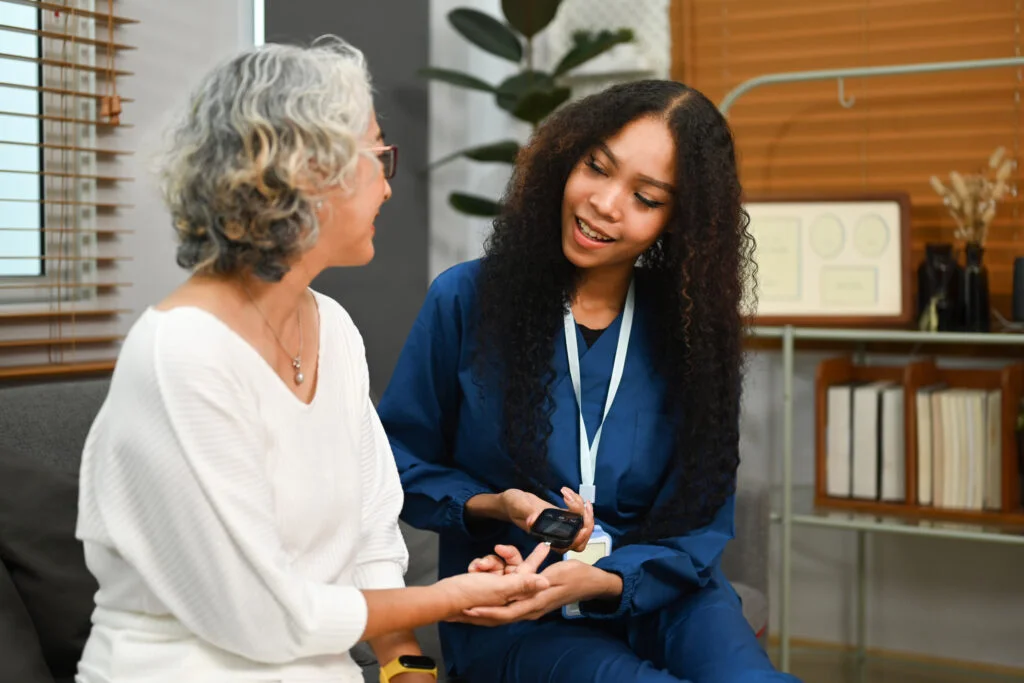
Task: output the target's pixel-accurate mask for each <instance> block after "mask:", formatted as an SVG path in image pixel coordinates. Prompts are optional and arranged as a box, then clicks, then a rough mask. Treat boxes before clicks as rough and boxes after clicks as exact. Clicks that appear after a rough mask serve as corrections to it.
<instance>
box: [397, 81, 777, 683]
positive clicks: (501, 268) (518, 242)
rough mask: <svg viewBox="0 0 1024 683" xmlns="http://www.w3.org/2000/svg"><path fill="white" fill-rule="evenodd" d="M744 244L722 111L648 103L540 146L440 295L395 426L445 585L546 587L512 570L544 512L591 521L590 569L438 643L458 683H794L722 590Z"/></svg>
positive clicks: (583, 110)
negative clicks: (483, 238)
mask: <svg viewBox="0 0 1024 683" xmlns="http://www.w3.org/2000/svg"><path fill="white" fill-rule="evenodd" d="M747 223H748V219H747V216H746V214H745V213H744V211H743V209H742V206H741V188H740V183H739V180H738V178H737V169H736V160H735V153H734V149H733V140H732V137H731V133H730V130H729V128H728V126H727V124H726V122H725V120H724V119H723V118H722V116H721V115H720V114H719V112H718V111H717V109H716V108H715V106H714V105H713V104H712V103H711V102H709V101H708V100H707V99H706V98H705V97H704V96H702V95H701V94H700V93H699V92H696V91H694V90H692V89H690V88H688V87H686V86H684V85H681V84H679V83H675V82H669V81H645V82H634V83H629V84H626V85H619V86H615V87H612V88H610V89H608V90H606V91H604V92H602V93H599V94H597V95H594V96H591V97H589V98H586V99H584V100H582V101H579V102H577V103H574V104H570V105H568V106H566V107H564V108H563V109H561V110H560V111H559V112H557V113H556V114H554V115H553V116H551V117H550V118H549V119H548V120H547V121H546V122H545V123H544V124H543V125H542V126H541V127H540V129H539V130H538V131H537V133H536V135H535V136H534V138H533V139H532V140H531V141H530V143H529V145H528V146H527V147H526V148H525V149H524V150H523V152H522V153H521V155H520V157H519V159H518V161H517V164H516V168H515V172H514V175H513V178H512V180H511V183H510V186H509V190H508V193H507V196H506V198H505V202H504V209H503V213H502V215H501V216H500V217H499V218H498V219H497V220H496V221H495V225H494V232H493V234H492V235H491V237H490V239H489V240H488V244H487V248H486V254H485V256H484V258H483V259H481V260H480V261H478V262H472V263H466V264H462V265H459V266H456V267H455V268H452V269H451V270H449V271H447V272H446V273H444V274H442V275H441V276H440V277H438V278H437V280H436V281H435V283H434V284H433V285H432V286H431V288H430V291H429V294H428V296H427V300H426V303H425V304H424V306H423V309H422V311H421V313H420V315H419V317H418V319H417V321H416V323H415V325H414V327H413V330H412V332H411V334H410V336H409V339H408V341H407V343H406V346H405V349H404V351H403V353H402V356H401V358H400V361H399V363H398V365H397V368H396V370H395V373H394V376H393V378H392V381H391V385H390V387H389V388H388V390H387V392H386V393H385V395H384V396H383V399H382V401H381V403H380V405H379V406H378V409H379V413H380V415H381V419H382V422H383V424H384V428H385V431H386V432H387V433H388V436H389V438H390V440H391V445H392V450H393V451H394V453H395V456H396V458H397V462H398V469H399V471H400V473H401V477H402V483H403V486H404V489H405V492H406V501H405V507H404V511H403V517H404V519H406V520H407V521H408V522H409V523H411V524H412V525H414V526H417V527H421V528H425V529H432V530H435V531H438V532H439V533H440V574H441V576H449V575H451V574H454V573H457V572H460V571H463V570H465V568H466V567H467V566H471V568H472V569H473V570H474V571H479V572H492V571H493V572H496V573H506V572H509V571H516V570H517V569H518V570H520V571H528V569H525V568H522V567H518V568H517V566H516V565H517V564H518V563H520V562H521V555H522V554H523V553H522V551H523V550H525V549H527V548H529V547H532V543H533V541H532V540H531V539H530V537H529V536H528V535H527V533H526V532H527V530H528V529H529V528H530V526H531V525H532V523H533V522H534V521H535V520H536V519H537V517H538V515H539V514H540V512H541V510H543V509H544V508H548V507H553V506H558V505H562V504H563V503H564V506H566V507H569V508H570V509H573V510H577V511H582V512H583V514H584V517H585V524H584V528H583V529H582V530H581V531H580V532H579V535H578V536H577V537H576V538H575V540H574V541H573V546H574V548H575V549H576V550H580V549H582V548H583V546H585V545H587V540H588V538H590V537H591V534H592V533H593V534H594V537H593V538H590V548H588V553H587V554H586V555H584V556H582V559H569V560H566V561H554V562H551V563H549V564H548V565H547V566H546V568H544V570H543V574H542V575H543V576H545V577H547V578H548V580H549V582H550V587H549V588H548V589H546V590H544V591H542V592H540V593H538V594H537V595H536V596H534V597H532V598H529V599H524V600H517V601H514V602H513V603H512V604H510V605H508V606H502V607H497V608H490V609H484V608H482V609H476V610H470V611H467V612H465V613H464V614H463V615H462V616H461V617H460V618H459V619H458V620H459V621H462V622H464V623H454V624H442V629H441V633H442V640H443V645H444V653H445V657H446V660H447V662H448V665H449V668H450V669H451V670H452V671H453V672H454V673H456V674H459V675H462V676H464V677H466V678H467V679H468V680H469V681H471V682H472V683H494V682H495V681H500V682H505V683H527V682H529V683H534V682H540V681H552V682H554V681H558V682H560V683H566V682H574V681H606V682H608V683H613V682H614V683H625V682H627V681H643V682H650V683H654V682H655V681H666V682H668V681H692V682H694V683H738V682H740V681H743V682H752V681H792V680H793V679H792V678H791V677H789V676H786V675H783V674H779V673H777V672H775V671H774V670H773V668H772V666H771V663H770V662H769V660H768V658H767V656H766V655H765V653H764V652H763V650H762V649H761V648H760V646H759V645H758V643H757V641H756V639H755V637H754V634H753V632H752V630H751V628H750V627H749V626H748V624H747V623H746V621H745V620H744V618H743V615H742V612H741V608H740V603H739V600H738V598H737V596H736V594H735V592H734V591H733V590H732V588H731V587H730V585H729V583H728V582H727V580H726V579H725V577H724V576H723V575H722V572H721V570H720V567H719V558H720V556H721V554H722V550H723V548H724V547H725V545H726V543H727V542H728V541H729V539H730V538H731V537H732V535H733V493H734V487H735V482H736V470H737V466H738V463H739V455H738V440H739V425H738V419H739V407H740V392H741V386H742V373H741V366H742V313H741V300H742V299H743V296H744V292H745V291H746V280H747V277H748V275H749V274H750V263H751V261H750V255H751V247H752V243H751V239H750V236H749V234H748V232H747V230H746V226H747ZM609 404H610V405H609ZM581 423H582V425H583V427H582V428H581ZM581 432H584V433H583V434H581ZM595 520H596V523H597V526H599V527H600V530H598V529H597V528H592V527H593V524H594V521H595ZM599 533H601V534H606V535H607V536H610V540H611V552H610V553H608V554H605V553H602V552H601V549H602V548H605V549H606V548H607V547H608V543H607V541H606V540H605V541H603V542H602V543H600V544H597V543H595V540H596V539H597V538H598V534H599ZM495 544H498V546H497V551H496V552H492V550H491V549H492V548H493V547H494V546H495ZM595 554H596V555H597V556H598V558H599V559H597V560H596V563H595V562H594V561H593V560H594V559H595V558H594V555H595ZM602 555H604V556H602ZM551 559H552V560H560V559H561V558H560V557H559V556H558V555H553V556H552V558H551ZM566 606H568V608H569V610H578V613H579V617H578V618H567V617H566V616H565V614H564V612H563V607H566ZM568 613H569V614H571V612H568Z"/></svg>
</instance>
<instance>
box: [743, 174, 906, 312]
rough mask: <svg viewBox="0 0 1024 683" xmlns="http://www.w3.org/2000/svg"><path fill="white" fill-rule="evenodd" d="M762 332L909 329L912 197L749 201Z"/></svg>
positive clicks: (868, 195)
mask: <svg viewBox="0 0 1024 683" xmlns="http://www.w3.org/2000/svg"><path fill="white" fill-rule="evenodd" d="M744 209H745V210H746V211H747V212H748V214H749V215H750V225H749V231H750V234H751V236H752V237H753V238H754V242H755V247H754V261H755V263H756V266H757V270H756V286H755V288H754V289H753V291H748V292H747V296H748V302H749V303H750V304H751V306H748V310H750V309H751V308H752V305H753V304H754V303H755V302H753V301H751V300H750V297H751V295H755V294H756V308H754V309H753V311H752V315H753V318H754V322H755V324H758V325H767V326H774V325H799V326H806V327H876V328H877V327H891V328H907V327H910V326H911V323H912V321H913V318H914V303H913V286H912V285H913V280H912V273H911V267H910V196H909V195H908V194H907V193H903V192H888V193H885V192H882V193H858V194H829V195H786V196H783V195H772V196H748V197H746V198H745V199H744Z"/></svg>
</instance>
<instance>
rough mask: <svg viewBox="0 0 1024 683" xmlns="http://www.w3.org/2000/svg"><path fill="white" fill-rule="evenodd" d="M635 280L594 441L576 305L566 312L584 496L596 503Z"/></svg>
mask: <svg viewBox="0 0 1024 683" xmlns="http://www.w3.org/2000/svg"><path fill="white" fill-rule="evenodd" d="M635 297H636V295H635V292H634V283H633V282H630V283H629V292H628V293H627V294H626V306H625V307H624V308H623V309H622V326H621V327H620V328H619V343H618V346H616V347H615V361H614V363H613V364H612V378H611V380H610V381H609V383H608V396H607V398H605V401H604V413H603V414H602V415H601V424H600V425H598V427H597V433H596V434H594V443H592V444H591V443H590V439H588V438H587V426H586V424H585V423H584V422H583V394H582V390H581V388H580V355H579V347H578V346H577V344H576V321H575V319H574V318H573V317H572V308H570V309H569V310H568V311H566V314H565V350H566V353H567V354H568V356H569V374H570V375H571V376H572V388H573V389H574V390H575V391H576V406H577V408H579V413H580V481H581V484H580V497H581V498H583V500H586V501H590V503H593V502H594V499H595V497H596V495H597V487H596V486H594V475H595V474H596V472H597V447H598V446H599V445H600V443H601V430H602V429H604V419H605V417H607V416H608V411H609V409H611V407H612V401H614V400H615V393H616V392H617V391H618V390H619V382H621V381H622V369H623V367H624V366H625V365H626V351H627V349H629V333H630V331H631V330H632V328H633V307H634V302H635Z"/></svg>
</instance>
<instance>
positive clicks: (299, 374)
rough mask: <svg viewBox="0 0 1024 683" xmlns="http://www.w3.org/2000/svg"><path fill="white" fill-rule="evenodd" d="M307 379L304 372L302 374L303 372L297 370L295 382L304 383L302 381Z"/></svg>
mask: <svg viewBox="0 0 1024 683" xmlns="http://www.w3.org/2000/svg"><path fill="white" fill-rule="evenodd" d="M305 379H306V376H305V375H303V374H302V373H301V372H296V373H295V383H296V384H302V382H303V381H304V380H305Z"/></svg>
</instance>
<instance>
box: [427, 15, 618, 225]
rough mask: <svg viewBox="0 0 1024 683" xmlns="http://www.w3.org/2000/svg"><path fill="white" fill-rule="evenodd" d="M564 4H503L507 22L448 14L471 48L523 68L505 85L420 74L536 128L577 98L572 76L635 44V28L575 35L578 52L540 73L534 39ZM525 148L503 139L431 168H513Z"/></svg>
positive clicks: (490, 212)
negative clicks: (459, 164) (467, 163)
mask: <svg viewBox="0 0 1024 683" xmlns="http://www.w3.org/2000/svg"><path fill="white" fill-rule="evenodd" d="M561 3H562V0H502V3H501V10H502V14H503V15H504V17H503V18H504V21H502V20H499V19H497V18H495V17H493V16H491V15H489V14H487V13H485V12H480V11H479V10H475V9H469V8H457V9H454V10H452V11H451V12H449V13H448V21H449V22H450V23H451V25H452V27H453V28H454V29H455V30H456V31H457V32H458V33H459V34H460V35H461V36H463V37H464V38H465V39H466V40H468V41H469V42H470V43H472V44H473V45H475V46H476V47H478V48H480V49H482V50H485V51H487V52H489V53H491V54H493V55H497V56H498V57H501V58H503V59H507V60H508V61H510V62H513V63H515V64H517V65H518V66H519V71H518V72H517V73H515V74H513V75H512V76H510V77H509V78H507V79H505V80H504V81H503V82H501V83H498V84H492V83H488V82H487V81H484V80H483V79H481V78H478V77H476V76H474V75H472V74H468V73H464V72H461V71H456V70H453V69H444V68H439V67H428V68H425V69H421V70H420V72H419V73H420V75H421V76H423V77H425V78H430V79H433V80H437V81H440V82H443V83H448V84H450V85H453V86H456V87H460V88H468V89H471V90H480V91H483V92H487V93H490V94H492V95H493V96H494V102H495V105H496V106H497V107H498V108H499V109H501V110H503V111H506V112H508V113H509V114H511V115H512V116H514V117H515V118H517V119H519V120H520V121H525V122H526V123H529V124H530V125H531V126H533V127H536V126H537V124H538V123H540V122H541V121H543V120H544V119H545V118H546V117H547V116H548V115H549V114H551V112H553V111H555V110H556V109H557V108H558V107H559V106H561V105H562V104H563V103H565V102H566V101H567V100H569V98H570V97H571V96H572V89H571V87H570V86H569V85H568V84H567V83H566V82H565V79H564V77H565V75H566V74H568V73H569V72H570V71H572V70H573V69H576V68H577V67H579V66H581V65H583V64H585V63H587V62H589V61H590V60H592V59H594V58H595V57H598V56H600V55H602V54H604V53H605V52H607V51H608V50H611V49H612V48H613V47H615V46H616V45H619V44H620V43H627V42H630V41H632V40H633V33H632V31H630V30H629V29H618V30H615V31H609V30H601V31H579V32H576V33H575V34H574V35H573V43H572V47H571V48H570V49H569V50H568V51H567V52H566V53H565V55H563V56H562V58H561V59H560V60H559V61H558V63H557V64H556V65H555V67H554V68H553V69H551V70H550V71H544V70H541V69H539V68H537V65H536V64H535V50H534V40H535V39H536V37H537V34H539V33H540V32H541V31H543V30H544V29H545V28H546V27H547V26H548V25H549V24H550V23H551V22H552V20H554V18H555V15H556V14H557V12H558V7H559V5H561ZM519 147H520V145H519V143H518V142H517V141H516V140H498V141H495V142H492V143H488V144H486V145H479V146H476V147H472V148H469V149H463V150H460V151H458V152H455V153H454V154H450V155H448V156H446V157H444V158H443V159H440V160H438V161H436V162H434V163H433V164H432V165H431V166H432V168H436V167H438V166H440V165H442V164H446V163H448V162H450V161H452V160H454V159H457V158H459V157H465V158H467V159H471V160H473V161H476V162H483V163H503V164H509V165H511V164H513V163H514V162H515V159H516V155H517V154H518V153H519ZM448 201H449V203H450V204H451V206H452V207H453V208H455V210H457V211H459V212H461V213H464V214H468V215H472V216H482V217H493V216H496V215H497V214H498V209H499V204H498V201H496V200H494V199H491V198H487V197H480V196H475V195H471V194H467V193H465V192H452V193H451V194H450V195H449V197H448Z"/></svg>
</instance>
